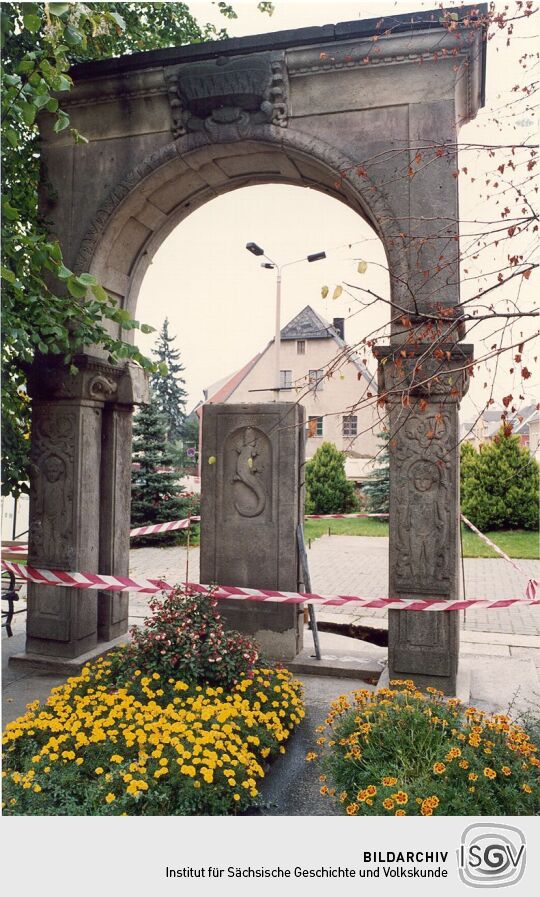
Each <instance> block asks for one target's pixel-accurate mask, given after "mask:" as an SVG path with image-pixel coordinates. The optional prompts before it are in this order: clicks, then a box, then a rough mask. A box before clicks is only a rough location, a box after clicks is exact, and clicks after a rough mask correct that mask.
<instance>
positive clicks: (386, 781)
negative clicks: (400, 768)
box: [381, 776, 397, 788]
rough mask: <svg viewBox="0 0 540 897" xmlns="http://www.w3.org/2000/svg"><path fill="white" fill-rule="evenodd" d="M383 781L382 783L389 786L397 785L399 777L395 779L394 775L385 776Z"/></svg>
mask: <svg viewBox="0 0 540 897" xmlns="http://www.w3.org/2000/svg"><path fill="white" fill-rule="evenodd" d="M381 781H382V784H383V785H386V786H387V787H388V788H389V787H391V786H392V785H397V779H395V778H394V776H384V777H383V778H382V779H381Z"/></svg>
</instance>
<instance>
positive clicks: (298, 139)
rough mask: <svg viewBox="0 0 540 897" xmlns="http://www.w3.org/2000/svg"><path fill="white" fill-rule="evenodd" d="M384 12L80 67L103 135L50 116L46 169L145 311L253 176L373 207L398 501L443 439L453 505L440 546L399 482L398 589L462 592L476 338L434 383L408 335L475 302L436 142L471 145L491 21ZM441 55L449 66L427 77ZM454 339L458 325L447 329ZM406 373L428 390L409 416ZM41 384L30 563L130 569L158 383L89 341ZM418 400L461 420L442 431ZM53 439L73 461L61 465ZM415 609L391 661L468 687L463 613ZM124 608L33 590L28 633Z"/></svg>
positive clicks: (74, 652) (71, 252)
mask: <svg viewBox="0 0 540 897" xmlns="http://www.w3.org/2000/svg"><path fill="white" fill-rule="evenodd" d="M388 26H389V27H384V26H381V25H380V24H379V23H376V22H374V21H370V22H352V23H344V24H341V25H336V26H328V27H326V28H321V29H300V30H298V31H295V32H285V33H282V34H273V35H262V36H259V37H258V38H253V39H251V38H244V39H240V40H231V41H224V42H220V43H216V44H206V45H199V46H192V47H186V48H178V49H175V48H172V49H170V50H162V51H153V52H149V53H141V54H135V55H134V56H132V57H122V58H120V59H117V60H111V61H109V62H101V63H86V64H83V65H81V66H78V67H77V68H76V69H75V70H74V78H75V88H74V90H73V92H72V93H71V95H70V97H69V99H68V101H67V105H68V106H69V113H70V116H71V119H72V123H73V125H74V127H76V128H77V129H78V130H79V131H80V132H81V133H83V134H84V135H85V136H86V137H87V139H88V141H89V142H88V144H87V145H86V146H81V147H74V146H73V145H72V144H71V142H70V140H69V138H67V137H65V136H64V135H63V134H59V135H56V134H53V133H52V132H47V131H45V130H44V131H43V135H42V137H43V157H44V167H45V178H46V180H45V181H44V184H45V183H47V182H48V183H49V184H52V186H53V188H54V191H52V192H51V191H50V190H47V189H45V187H44V190H43V207H44V211H45V213H46V214H47V216H48V218H49V219H50V220H51V221H52V230H53V231H54V233H55V234H56V235H57V236H58V238H59V239H60V241H61V243H62V246H63V249H64V255H65V259H66V263H67V264H68V265H70V266H71V267H72V268H74V269H75V270H78V271H80V270H90V271H91V272H92V273H93V274H95V275H96V276H97V277H98V278H99V280H100V282H102V283H103V285H104V286H105V287H106V288H107V290H108V291H109V292H110V294H111V295H113V296H115V297H116V298H117V300H118V302H119V303H120V304H121V305H122V306H124V307H125V308H127V309H128V310H129V311H131V312H133V311H134V308H135V305H136V299H137V293H138V290H139V286H140V283H141V280H142V277H143V275H144V271H145V270H146V267H147V265H148V263H149V261H150V260H151V257H152V255H153V253H154V252H155V251H156V249H157V247H158V246H159V245H160V243H161V242H162V241H163V239H164V238H165V237H166V236H167V234H168V233H169V232H170V231H171V230H172V229H173V228H174V227H175V226H176V225H177V224H178V223H179V222H180V221H182V219H183V218H184V217H186V216H187V215H188V214H190V212H191V211H193V209H195V208H197V207H199V206H200V205H202V204H203V203H204V202H206V201H207V200H208V199H210V198H212V197H214V196H216V195H218V194H220V193H223V192H226V191H230V190H233V189H235V188H237V187H240V186H247V185H249V184H253V183H269V182H280V183H293V184H300V185H305V186H310V187H314V188H316V189H318V190H322V191H324V192H327V193H329V194H330V195H332V196H335V197H337V198H338V199H339V200H341V201H342V202H345V203H347V204H348V205H349V206H350V207H351V208H353V209H354V210H355V211H357V212H358V214H360V215H362V216H363V217H365V218H366V219H367V220H368V221H369V223H370V224H371V225H372V226H373V227H374V229H375V231H376V232H377V233H378V235H379V236H380V237H381V239H382V241H383V244H384V246H385V250H386V253H387V257H388V261H389V268H390V277H391V289H392V301H393V303H394V311H395V312H396V314H395V315H394V316H393V326H392V343H393V346H391V347H390V348H389V349H388V350H386V351H381V352H379V356H380V374H381V376H380V385H381V389H382V390H383V391H384V393H385V395H386V398H387V402H388V404H389V407H390V418H391V426H394V427H395V429H396V434H398V435H397V437H396V443H395V445H394V446H392V448H391V465H392V494H393V495H394V493H395V491H396V490H398V491H399V495H400V497H401V505H402V507H403V503H404V504H405V506H407V507H409V506H410V508H411V509H412V508H413V507H414V504H415V502H416V501H417V499H418V497H419V495H420V492H422V489H423V486H424V485H425V482H427V478H426V477H424V480H423V481H422V483H423V486H422V489H420V487H418V483H417V480H418V477H412V476H408V474H407V471H408V466H404V465H405V462H408V461H409V460H410V457H411V456H412V455H414V456H415V457H416V458H417V460H418V462H419V463H424V467H426V465H427V464H429V463H436V462H437V460H438V461H441V459H442V458H443V457H444V459H445V460H444V462H443V464H444V465H446V467H445V472H444V474H441V475H440V476H439V478H435V477H432V478H431V479H430V485H429V488H428V489H427V490H424V491H427V493H429V494H428V496H427V497H423V498H422V501H423V503H424V505H425V506H426V508H428V505H429V509H431V510H430V513H432V516H433V519H434V521H435V519H436V520H437V521H439V517H440V516H441V514H442V517H443V518H444V519H442V518H441V519H442V523H441V526H442V527H443V529H444V538H443V536H441V537H440V539H439V540H438V543H437V545H438V549H437V552H435V554H434V555H433V557H432V553H428V555H426V552H425V551H424V550H423V549H422V544H420V545H419V544H418V541H417V539H416V534H415V524H414V521H415V519H416V517H415V515H414V513H413V511H412V510H411V512H410V513H408V516H407V519H406V520H405V522H404V521H403V518H402V517H399V518H398V516H397V510H396V505H397V502H394V509H393V510H392V512H391V524H390V532H391V580H390V589H391V593H392V594H393V595H396V596H398V595H403V596H406V597H409V596H414V595H415V594H417V593H418V594H420V595H423V596H425V595H426V594H432V593H433V594H436V595H437V596H439V595H442V596H444V597H448V598H451V597H455V596H456V594H457V590H458V578H457V556H458V555H457V533H458V524H457V517H456V512H457V489H458V466H457V453H456V451H455V450H454V449H453V447H452V444H453V440H454V442H455V441H457V440H455V436H456V432H457V430H456V428H457V404H458V401H459V398H460V395H461V394H462V392H463V390H464V389H465V388H466V373H465V368H466V362H467V361H468V360H469V359H470V349H469V347H460V346H458V345H457V343H456V336H455V335H453V336H452V338H450V337H449V338H448V343H449V345H448V346H445V349H446V351H445V361H444V365H442V364H441V362H437V364H435V367H433V359H430V360H429V364H431V367H430V368H429V373H430V375H435V376H436V378H437V379H436V380H435V381H433V380H432V381H431V383H428V384H426V382H425V381H426V376H425V374H426V366H427V367H429V364H427V362H424V356H425V354H426V350H427V345H417V344H415V346H414V348H413V347H411V346H409V347H408V358H407V359H406V360H405V364H404V363H403V360H402V359H401V356H400V355H399V353H398V352H397V351H396V348H397V349H399V347H402V346H403V344H404V343H407V339H408V336H409V335H410V327H411V321H412V322H413V324H414V320H415V315H416V319H418V315H419V314H420V315H424V316H427V317H428V318H429V315H430V314H431V315H435V312H434V309H438V310H440V309H441V308H447V309H448V310H449V313H450V318H451V317H452V309H455V308H456V307H457V306H458V305H459V271H458V265H457V261H456V259H457V252H456V251H455V247H456V240H457V237H458V205H457V183H456V179H455V178H454V177H453V176H452V174H453V168H454V166H455V161H454V159H453V156H452V154H447V153H443V154H437V153H436V152H435V148H436V147H437V146H440V145H445V144H446V145H449V146H453V145H455V142H456V137H457V131H458V127H459V125H460V124H462V123H463V122H464V121H468V120H470V119H471V118H472V117H474V115H475V114H476V111H477V109H478V108H479V106H480V105H481V103H482V90H483V87H482V78H483V75H482V71H483V69H482V62H483V57H484V47H483V42H482V32H481V31H480V30H478V29H475V27H474V23H473V24H471V25H469V26H463V27H461V28H460V35H461V41H460V42H459V44H456V35H455V33H453V32H450V31H448V30H447V29H446V28H445V27H444V26H443V25H442V24H441V23H440V21H439V18H438V15H437V13H433V14H426V15H425V16H424V17H423V21H422V22H419V23H418V24H414V23H412V22H411V19H410V17H408V16H398V17H396V18H394V19H392V20H391V21H390V22H389V23H388ZM375 38H376V44H377V46H376V50H377V51H378V52H376V53H374V52H373V49H374V39H375ZM456 49H457V53H456ZM443 50H444V51H445V52H444V53H443V52H442V51H443ZM434 55H437V57H438V62H437V66H438V67H437V70H436V75H437V77H436V78H430V77H429V75H428V74H427V72H428V71H429V72H430V74H431V72H432V71H433V69H430V68H429V65H428V63H431V64H434V63H433V59H434ZM366 60H370V61H369V63H366ZM419 147H421V148H422V153H428V154H429V153H431V155H430V157H429V164H426V165H424V166H419V165H418V166H417V169H414V170H413V172H412V173H413V175H414V176H411V171H410V167H411V164H412V163H413V162H414V159H415V155H418V153H419V152H420V150H419ZM411 154H412V156H411ZM431 156H432V157H433V158H431ZM441 257H445V259H446V261H445V264H444V265H440V264H439V261H440V258H441ZM426 272H427V275H426ZM394 318H395V321H394ZM461 336H462V334H461ZM439 339H440V340H441V344H444V343H445V333H440V334H439ZM450 343H451V345H450ZM398 356H399V357H398ZM419 359H421V362H420V363H419ZM419 366H420V368H421V369H422V373H419ZM434 383H435V384H436V385H433V384H434ZM404 389H406V390H407V392H408V396H409V402H410V403H412V405H411V404H409V407H408V410H407V416H408V423H407V426H406V427H405V426H403V425H402V424H403V420H402V418H403V407H402V403H401V397H402V395H403V391H404ZM31 390H32V395H33V398H34V426H33V434H34V435H33V463H34V467H33V478H32V505H31V534H30V560H31V562H32V563H33V564H35V565H36V566H41V567H47V566H49V567H50V566H53V567H56V568H64V569H72V570H95V571H98V570H99V572H102V573H116V574H124V573H126V572H127V550H128V533H127V530H128V526H129V522H128V508H129V468H130V457H131V455H130V427H131V422H130V418H131V411H132V408H133V405H134V404H136V403H137V402H140V401H143V400H144V382H143V378H142V377H141V374H140V371H138V369H136V368H135V366H133V365H126V366H125V367H124V368H119V367H116V368H113V367H112V366H111V365H108V364H107V362H106V360H105V359H104V358H103V357H102V356H100V353H99V350H95V352H93V353H89V354H88V355H87V356H85V357H84V358H83V359H81V360H80V364H79V374H78V375H76V376H75V377H73V376H69V375H68V374H67V373H66V372H65V371H63V370H62V369H61V367H59V366H57V365H54V364H51V363H44V364H40V365H36V370H35V374H34V376H33V378H32V380H31ZM442 406H444V408H442ZM420 407H422V408H423V409H424V411H425V410H426V408H427V412H428V416H429V415H431V416H432V417H434V418H435V417H437V420H438V419H439V417H441V419H443V420H444V422H445V425H444V427H443V428H442V429H441V431H440V433H437V437H436V439H435V440H430V441H429V445H427V444H426V443H425V439H424V437H423V436H422V435H421V433H422V432H423V430H422V428H423V427H424V423H425V420H427V417H425V416H424V417H422V416H421V414H422V413H423V412H421V411H420ZM439 437H440V438H439ZM433 452H435V453H436V455H437V457H436V458H435V457H432V455H433ZM53 455H54V456H59V457H60V458H61V461H62V463H61V465H60V466H58V465H56V466H54V465H53V464H52V463H51V464H47V459H48V458H50V457H52V456H53ZM449 459H450V460H449ZM426 469H427V468H426ZM51 471H53V475H52V476H51ZM58 471H60V472H59V474H58ZM424 481H425V482H424ZM418 482H419V480H418ZM441 490H443V491H441ZM417 493H418V495H417ZM441 495H444V499H445V500H444V501H442V499H441ZM59 508H61V509H62V513H60V511H59ZM441 508H443V510H442V511H441ZM401 510H402V509H401ZM426 513H427V511H426ZM51 521H52V522H51ZM54 521H57V523H58V525H56V523H54ZM438 525H439V524H438V522H437V526H438ZM51 526H52V527H53V529H54V528H55V527H56V529H55V531H54V533H52V534H51V533H49V534H48V536H47V538H45V536H44V531H45V529H47V527H48V528H49V529H50V528H51ZM47 533H48V530H47ZM49 536H50V538H49ZM419 538H420V543H421V540H422V534H421V533H420V534H419ZM426 558H429V559H431V560H430V561H429V562H428V560H427V559H426ZM431 561H432V563H431ZM430 564H431V566H430ZM433 565H434V566H433ZM417 567H421V570H420V569H418V570H417V569H416V568H417ZM428 567H429V568H430V569H428ZM441 571H442V572H443V573H444V576H442V577H441V576H440V573H441ZM419 616H420V615H417V614H413V615H409V614H401V615H399V614H397V613H396V612H394V613H393V619H392V620H391V624H390V638H391V642H392V646H391V651H390V660H391V671H392V672H393V673H400V674H401V675H405V674H406V673H411V674H415V675H416V676H417V678H418V675H420V674H425V675H426V676H427V677H428V678H430V677H431V678H433V677H435V679H436V680H437V681H439V682H440V683H441V686H442V687H444V688H445V689H447V690H451V689H452V688H453V687H454V685H455V675H456V665H457V653H456V652H457V647H456V645H457V641H456V640H457V620H456V619H455V615H450V614H444V615H441V614H438V615H431V614H428V615H421V616H422V618H424V617H426V618H430V617H436V618H437V619H422V620H420V619H418V617H419ZM409 617H410V618H411V619H410V620H409V619H408V618H409ZM406 618H407V619H406ZM412 618H416V619H412ZM443 618H444V619H443ZM126 624H127V599H126V598H125V597H124V598H123V597H122V596H115V597H113V596H112V595H110V594H108V593H102V594H100V595H99V597H94V598H92V597H91V596H88V595H85V596H84V597H78V596H77V595H75V596H68V597H67V596H66V594H65V592H63V591H62V589H52V588H45V587H41V586H36V585H34V586H32V587H31V588H30V594H29V618H28V644H27V649H28V651H29V652H34V653H39V654H48V655H57V654H59V655H61V656H64V657H77V656H79V655H80V654H81V653H83V652H84V651H85V650H87V649H89V648H92V647H94V646H95V644H96V643H97V641H98V639H100V640H105V641H106V640H109V639H111V638H113V637H114V636H115V635H117V634H119V633H121V632H122V631H125V628H126ZM430 658H431V660H430ZM433 658H435V659H433Z"/></svg>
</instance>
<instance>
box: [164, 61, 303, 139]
mask: <svg viewBox="0 0 540 897" xmlns="http://www.w3.org/2000/svg"><path fill="white" fill-rule="evenodd" d="M165 77H166V80H167V85H168V95H169V102H170V104H171V115H172V132H173V135H174V136H175V137H182V136H183V135H184V134H186V133H187V132H188V131H205V132H206V133H207V134H208V135H209V136H210V137H211V139H212V140H220V139H223V131H224V130H227V131H228V133H229V136H230V137H231V138H234V137H236V138H240V137H243V136H245V134H246V132H247V130H248V128H249V127H250V125H252V124H257V123H271V124H274V125H278V126H279V127H285V126H286V125H287V90H286V69H285V61H284V58H283V54H280V53H258V54H257V55H256V56H235V57H233V58H228V57H219V58H218V59H216V60H215V61H210V62H201V63H192V64H190V65H184V66H179V67H177V68H176V69H172V70H169V71H168V72H167V74H166V76H165Z"/></svg>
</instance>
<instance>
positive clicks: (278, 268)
mask: <svg viewBox="0 0 540 897" xmlns="http://www.w3.org/2000/svg"><path fill="white" fill-rule="evenodd" d="M246 249H247V250H248V252H251V253H252V255H256V256H262V257H263V258H264V259H266V261H265V262H261V268H269V269H270V270H275V272H276V325H275V337H274V344H275V352H274V365H275V384H276V385H275V387H274V390H275V393H276V399H275V400H276V402H277V401H279V390H280V388H281V387H280V349H281V272H282V271H283V269H284V268H289V267H290V266H291V265H298V264H299V263H300V262H318V261H320V260H321V259H325V258H326V252H313V253H311V255H306V256H304V257H303V258H301V259H295V260H294V261H292V262H285V264H283V265H278V264H277V262H274V261H273V260H272V259H271V258H269V256H267V255H266V253H265V251H264V249H261V247H260V246H258V245H257V243H246Z"/></svg>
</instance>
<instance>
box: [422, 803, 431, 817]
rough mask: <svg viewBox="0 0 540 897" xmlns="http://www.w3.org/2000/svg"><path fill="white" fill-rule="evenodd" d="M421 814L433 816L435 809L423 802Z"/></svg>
mask: <svg viewBox="0 0 540 897" xmlns="http://www.w3.org/2000/svg"><path fill="white" fill-rule="evenodd" d="M420 812H421V814H422V816H433V807H431V806H430V805H429V804H428V803H427V802H426V801H423V803H422V806H421V807H420Z"/></svg>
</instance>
